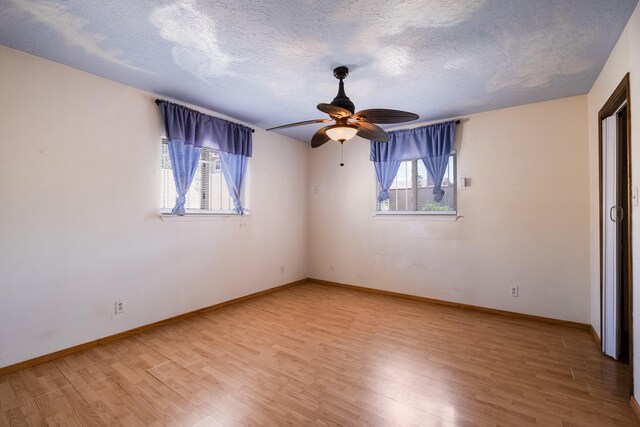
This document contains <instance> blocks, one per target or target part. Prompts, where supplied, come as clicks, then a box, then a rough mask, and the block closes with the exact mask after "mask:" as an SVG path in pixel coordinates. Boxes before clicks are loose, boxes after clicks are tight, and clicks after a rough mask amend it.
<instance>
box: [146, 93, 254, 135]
mask: <svg viewBox="0 0 640 427" xmlns="http://www.w3.org/2000/svg"><path fill="white" fill-rule="evenodd" d="M155 102H156V105H160V103H161V102H162V99H156V101H155ZM247 127H248V126H247ZM250 129H251V128H250ZM255 131H256V130H255V129H251V133H254V132H255Z"/></svg>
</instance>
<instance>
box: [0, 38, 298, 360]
mask: <svg viewBox="0 0 640 427" xmlns="http://www.w3.org/2000/svg"><path fill="white" fill-rule="evenodd" d="M154 99H155V96H154V95H153V94H150V93H146V92H142V91H139V90H136V89H133V88H130V87H127V86H123V85H120V84H117V83H114V82H112V81H109V80H105V79H102V78H99V77H96V76H93V75H90V74H87V73H84V72H81V71H78V70H75V69H72V68H69V67H66V66H62V65H59V64H55V63H53V62H49V61H46V60H43V59H40V58H37V57H35V56H31V55H28V54H25V53H21V52H18V51H15V50H12V49H8V48H6V47H1V46H0V141H1V142H0V144H1V147H2V150H1V153H0V200H2V209H0V224H1V225H0V367H1V366H5V365H10V364H13V363H16V362H20V361H22V360H25V359H29V358H32V357H35V356H39V355H42V354H45V353H50V352H53V351H56V350H59V349H62V348H66V347H70V346H73V345H76V344H80V343H83V342H86V341H90V340H93V339H96V338H99V337H103V336H107V335H110V334H114V333H117V332H120V331H124V330H127V329H131V328H134V327H136V326H140V325H144V324H147V323H151V322H154V321H157V320H161V319H165V318H167V317H170V316H174V315H177V314H180V313H184V312H188V311H191V310H194V309H197V308H200V307H204V306H207V305H211V304H215V303H218V302H221V301H225V300H229V299H232V298H235V297H238V296H242V295H246V294H249V293H252V292H256V291H260V290H262V289H265V288H270V287H273V286H276V285H280V284H283V283H287V282H291V281H294V280H298V279H302V278H304V277H306V259H307V257H306V252H305V251H306V218H307V213H306V188H307V183H306V175H307V174H306V169H307V152H308V150H309V148H308V146H307V145H305V144H303V143H301V142H299V141H295V140H293V139H290V138H287V137H283V136H280V135H278V134H275V133H272V132H269V133H266V132H265V131H264V130H261V129H258V130H256V133H255V134H254V157H253V158H252V159H251V160H250V162H249V165H250V166H249V167H250V175H249V183H248V184H249V185H250V188H251V193H250V207H251V213H252V215H251V216H248V217H244V218H242V219H240V218H238V217H226V218H218V219H215V220H209V221H189V220H178V221H171V222H163V221H162V220H160V218H159V216H158V211H159V210H158V203H159V173H160V171H159V166H160V163H159V162H160V138H161V136H162V134H163V130H162V124H161V120H160V112H159V110H158V107H157V106H156V105H155V104H154V103H153V100H154ZM274 189H277V191H274ZM283 236H286V238H283ZM281 266H284V267H285V272H284V274H281V272H280V267H281ZM117 299H122V300H124V301H125V304H126V309H125V313H123V314H120V315H118V316H115V315H113V311H114V302H115V300H117Z"/></svg>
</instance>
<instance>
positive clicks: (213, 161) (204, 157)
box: [160, 141, 246, 214]
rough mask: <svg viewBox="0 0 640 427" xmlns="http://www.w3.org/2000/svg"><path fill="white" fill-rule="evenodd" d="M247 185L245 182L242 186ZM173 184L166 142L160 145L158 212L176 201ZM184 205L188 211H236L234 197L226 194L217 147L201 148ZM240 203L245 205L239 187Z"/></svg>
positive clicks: (165, 210) (195, 212) (190, 212)
mask: <svg viewBox="0 0 640 427" xmlns="http://www.w3.org/2000/svg"><path fill="white" fill-rule="evenodd" d="M244 187H245V188H246V184H245V185H244ZM176 197H178V195H177V192H176V184H175V182H174V180H173V171H172V170H171V161H170V160H169V147H168V145H167V142H166V141H163V144H162V158H161V165H160V212H162V213H169V212H171V209H173V206H174V205H175V203H176ZM186 199H187V201H186V203H185V205H184V207H185V210H186V212H187V214H215V213H230V214H235V212H233V211H232V209H233V200H232V199H231V196H229V190H227V183H226V182H225V179H224V174H223V173H222V168H221V166H220V158H219V157H218V152H217V151H216V150H211V149H209V148H203V149H202V154H201V155H200V162H199V163H198V169H197V170H196V173H195V175H194V177H193V181H192V182H191V187H190V188H189V192H188V193H187V196H186ZM242 204H243V205H244V204H245V190H244V188H243V190H242Z"/></svg>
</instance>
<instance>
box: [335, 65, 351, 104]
mask: <svg viewBox="0 0 640 427" xmlns="http://www.w3.org/2000/svg"><path fill="white" fill-rule="evenodd" d="M333 75H334V76H335V78H336V79H338V80H340V86H339V88H338V94H337V95H336V97H335V98H333V101H331V105H334V106H336V107H340V108H344V109H345V110H348V111H350V112H351V114H353V113H355V112H356V106H355V105H353V102H351V100H350V99H349V97H348V96H347V94H346V93H345V92H344V83H343V80H344V79H345V78H346V77H347V76H348V75H349V69H348V68H347V67H344V66H342V67H337V68H334V70H333Z"/></svg>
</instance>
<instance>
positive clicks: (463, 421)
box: [0, 284, 637, 426]
mask: <svg viewBox="0 0 640 427" xmlns="http://www.w3.org/2000/svg"><path fill="white" fill-rule="evenodd" d="M628 388H629V380H628V368H627V367H626V366H624V365H621V364H618V363H615V362H613V361H612V360H610V359H607V358H605V357H603V356H602V355H601V354H600V352H599V351H598V349H597V348H596V346H595V344H594V343H593V340H592V339H591V337H590V335H589V333H588V332H586V331H583V330H576V329H571V328H566V327H561V326H554V325H547V324H544V323H537V322H533V321H526V320H519V319H511V318H506V317H499V316H494V315H489V314H484V313H477V312H470V311H463V310H459V309H455V308H450V307H444V306H436V305H431V304H425V303H419V302H414V301H407V300H400V299H396V298H393V297H386V296H380V295H373V294H368V293H363V292H359V291H353V290H345V289H339V288H333V287H329V286H323V285H316V284H303V285H299V286H295V287H292V288H288V289H285V290H282V291H279V292H276V293H274V294H270V295H267V296H263V297H260V298H256V299H253V300H250V301H246V302H242V303H239V304H236V305H233V306H228V307H225V308H222V309H220V310H217V311H213V312H210V313H207V314H205V315H202V316H198V317H194V318H190V319H187V320H183V321H180V322H178V323H174V324H171V325H166V326H163V327H159V328H157V329H154V330H152V331H149V332H145V333H142V334H139V335H136V336H133V337H130V338H127V339H123V340H120V341H116V342H113V343H111V344H107V345H104V346H100V347H97V348H94V349H91V350H87V351H84V352H81V353H77V354H74V355H71V356H67V357H65V358H63V359H58V360H56V361H54V362H51V363H47V364H45V365H40V366H37V367H34V368H30V369H26V370H23V371H20V372H17V373H14V374H11V375H7V376H4V377H0V425H43V424H44V425H47V424H48V425H64V426H71V425H145V426H152V425H179V426H192V425H199V426H200V425H201V426H205V425H212V426H219V425H223V426H237V425H269V426H272V425H294V426H304V425H345V426H363V425H380V426H410V425H419V426H430V425H434V426H449V425H518V426H522V425H533V424H537V425H545V426H547V425H549V426H553V425H596V426H613V425H637V424H636V420H635V418H634V415H633V413H632V411H631V409H630V406H629V401H628V395H627V391H628Z"/></svg>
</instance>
